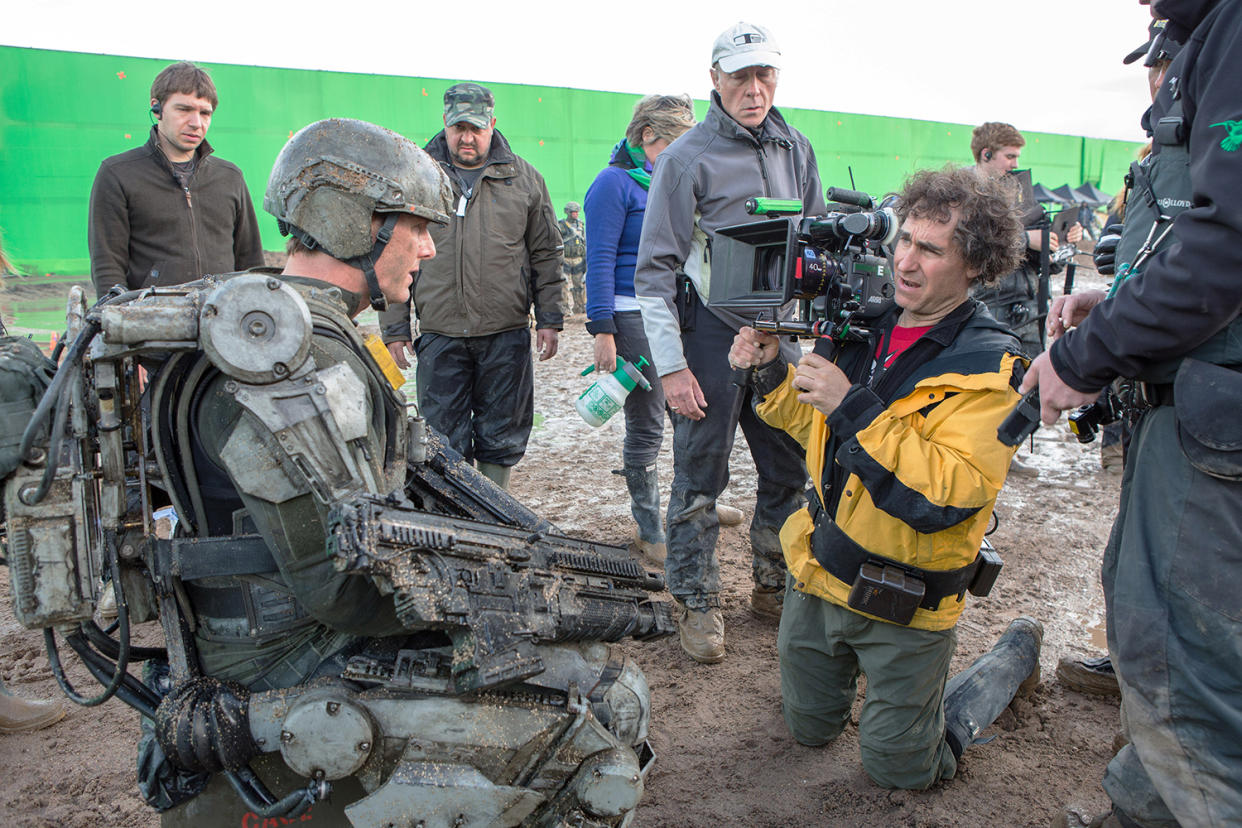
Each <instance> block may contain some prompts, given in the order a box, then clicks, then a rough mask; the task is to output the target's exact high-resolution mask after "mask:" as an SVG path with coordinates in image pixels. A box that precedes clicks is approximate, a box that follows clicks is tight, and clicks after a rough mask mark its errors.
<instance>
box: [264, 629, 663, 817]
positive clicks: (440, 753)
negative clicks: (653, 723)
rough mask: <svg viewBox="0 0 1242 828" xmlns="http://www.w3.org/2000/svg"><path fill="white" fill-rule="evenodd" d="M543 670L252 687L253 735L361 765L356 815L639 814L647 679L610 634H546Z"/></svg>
mask: <svg viewBox="0 0 1242 828" xmlns="http://www.w3.org/2000/svg"><path fill="white" fill-rule="evenodd" d="M540 650H541V654H542V655H543V656H544V660H545V663H547V664H548V669H547V670H546V671H545V672H544V673H542V674H540V675H539V676H537V677H535V679H534V680H532V682H529V683H524V684H520V685H515V686H513V687H511V688H505V689H502V690H497V691H491V692H485V693H478V694H474V695H472V696H470V697H462V696H448V695H427V694H421V693H411V692H409V691H406V692H401V691H399V690H397V689H395V688H394V687H392V686H387V687H377V688H374V689H371V690H365V691H362V692H358V691H357V690H356V689H355V688H354V687H351V686H350V685H347V684H344V683H341V682H339V681H337V680H331V681H327V682H324V683H321V684H316V685H310V686H306V687H301V688H291V689H289V690H279V691H272V692H270V693H264V694H259V695H256V696H254V697H252V698H251V704H250V721H251V734H252V735H253V736H254V737H255V739H256V742H258V743H259V744H260V745H261V746H262V747H263V748H264V749H265V750H268V751H271V750H279V751H280V753H281V756H282V757H283V758H284V760H285V762H286V764H288V765H289V767H290V768H291V769H293V770H294V771H296V772H297V773H299V774H302V775H305V776H307V777H309V778H313V779H326V780H329V781H330V780H333V779H340V778H342V777H343V776H353V777H355V778H356V779H357V780H358V781H359V782H361V783H362V786H363V788H364V789H365V790H366V791H367V792H368V794H367V796H364V797H363V798H361V799H359V800H358V801H356V802H353V803H352V804H349V805H347V806H346V807H345V813H346V814H347V815H348V817H349V819H350V821H351V822H352V823H353V824H354V825H356V826H360V827H361V826H410V828H413V826H422V828H435V827H436V826H444V828H450V826H469V825H487V826H513V825H532V826H536V825H540V826H542V825H546V826H559V825H565V824H570V825H579V826H583V827H584V828H592V827H594V828H603V826H610V828H617V827H618V826H624V825H628V824H629V823H630V821H631V819H632V818H633V812H634V808H635V807H636V806H637V804H638V802H639V799H640V798H641V797H642V794H643V788H644V783H645V777H646V773H647V769H648V768H649V767H650V763H651V761H652V758H653V756H652V753H651V750H650V748H649V747H648V746H647V745H646V742H645V737H646V725H647V721H648V715H649V696H648V693H647V685H646V681H645V679H643V677H642V673H641V671H639V670H638V668H637V666H635V665H634V664H633V662H632V661H630V660H628V659H625V658H623V657H620V656H618V655H616V654H615V653H614V652H613V651H612V650H611V649H610V648H609V647H607V646H604V645H599V644H583V645H556V646H548V647H541V648H540Z"/></svg>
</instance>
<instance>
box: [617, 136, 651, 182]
mask: <svg viewBox="0 0 1242 828" xmlns="http://www.w3.org/2000/svg"><path fill="white" fill-rule="evenodd" d="M621 145H622V148H623V149H625V151H626V152H628V153H629V154H630V160H631V161H633V162H634V166H633V167H631V168H628V169H626V172H627V173H628V174H629V176H630V178H632V179H634V180H635V181H636V182H638V186H640V187H642V188H643V189H644V190H650V189H651V173H649V172H647V169H646V167H647V154H646V153H645V152H643V151H642V150H640V149H635V148H634V147H631V146H630V144H629V142H628V141H622V142H621Z"/></svg>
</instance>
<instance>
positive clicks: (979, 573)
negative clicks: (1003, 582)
mask: <svg viewBox="0 0 1242 828" xmlns="http://www.w3.org/2000/svg"><path fill="white" fill-rule="evenodd" d="M1004 565H1005V562H1004V561H1002V560H1001V556H1000V555H998V554H996V550H995V549H993V548H992V544H990V543H988V541H987V539H986V538H985V539H984V541H983V546H981V547H979V568H978V569H976V570H975V577H974V578H973V579H971V581H970V587H968V589H969V590H970V594H971V595H975V596H978V597H979V598H982V597H984V596H985V595H987V594H988V593H989V592H991V591H992V585H993V584H995V583H996V579H997V577H998V576H999V575H1000V571H1001V567H1003V566H1004Z"/></svg>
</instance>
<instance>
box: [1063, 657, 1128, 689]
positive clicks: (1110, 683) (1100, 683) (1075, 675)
mask: <svg viewBox="0 0 1242 828" xmlns="http://www.w3.org/2000/svg"><path fill="white" fill-rule="evenodd" d="M1057 680H1058V681H1060V682H1061V684H1062V685H1064V686H1065V687H1067V688H1069V689H1070V690H1074V691H1076V692H1079V693H1090V694H1092V695H1097V696H1120V695H1121V687H1119V686H1118V684H1117V673H1116V672H1115V671H1114V670H1113V662H1112V659H1110V658H1109V657H1108V656H1107V655H1103V656H1097V657H1095V658H1073V657H1072V656H1066V657H1065V658H1063V659H1061V660H1060V661H1059V662H1057Z"/></svg>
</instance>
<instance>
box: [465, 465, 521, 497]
mask: <svg viewBox="0 0 1242 828" xmlns="http://www.w3.org/2000/svg"><path fill="white" fill-rule="evenodd" d="M474 465H475V468H477V469H478V470H479V474H481V475H483V476H484V477H486V478H487V479H488V480H490V481H492V482H493V483H495V484H496V485H497V486H499V487H500V488H502V489H504V490H505V491H506V492H507V491H509V475H510V474H512V473H513V467H512V466H499V465H497V464H495V463H488V462H486V461H483V460H476V461H475V463H474Z"/></svg>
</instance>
